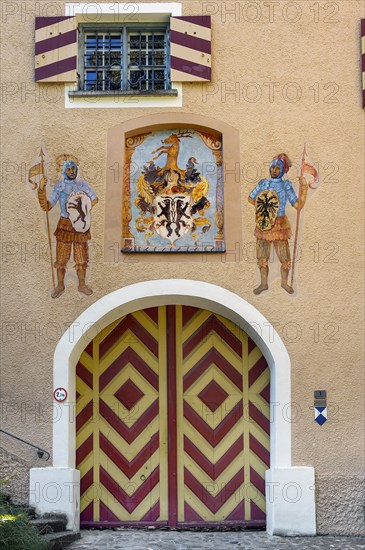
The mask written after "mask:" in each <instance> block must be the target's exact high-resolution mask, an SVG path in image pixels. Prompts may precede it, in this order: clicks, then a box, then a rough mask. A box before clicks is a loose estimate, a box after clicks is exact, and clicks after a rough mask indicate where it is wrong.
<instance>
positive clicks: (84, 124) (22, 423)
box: [1, 0, 364, 533]
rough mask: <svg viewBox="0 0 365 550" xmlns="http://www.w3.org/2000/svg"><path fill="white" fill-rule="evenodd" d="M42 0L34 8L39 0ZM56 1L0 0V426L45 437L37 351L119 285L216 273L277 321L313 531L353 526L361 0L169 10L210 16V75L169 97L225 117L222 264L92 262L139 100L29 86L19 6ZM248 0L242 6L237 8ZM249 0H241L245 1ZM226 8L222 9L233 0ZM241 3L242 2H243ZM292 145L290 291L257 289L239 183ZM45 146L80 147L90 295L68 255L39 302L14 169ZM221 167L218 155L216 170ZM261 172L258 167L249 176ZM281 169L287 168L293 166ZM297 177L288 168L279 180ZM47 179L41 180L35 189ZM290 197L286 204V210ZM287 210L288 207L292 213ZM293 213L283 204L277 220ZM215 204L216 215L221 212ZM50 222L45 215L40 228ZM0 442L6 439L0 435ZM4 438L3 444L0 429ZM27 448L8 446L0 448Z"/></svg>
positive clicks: (251, 181)
mask: <svg viewBox="0 0 365 550" xmlns="http://www.w3.org/2000/svg"><path fill="white" fill-rule="evenodd" d="M46 4H49V5H51V4H52V6H53V8H54V11H52V9H53V8H51V7H49V9H48V11H46V13H44V11H43V12H42V10H44V6H45V5H46ZM63 4H64V3H63V2H51V3H46V2H43V1H42V2H31V1H27V2H23V3H22V2H20V1H19V2H4V4H3V5H2V36H3V38H2V69H3V76H2V101H1V109H2V183H1V198H2V210H1V230H2V258H1V272H2V277H1V285H2V286H1V301H2V303H1V306H2V314H1V323H2V351H1V392H2V393H1V398H2V410H3V426H4V429H8V430H9V431H11V432H12V433H15V434H17V435H19V436H22V437H25V438H26V439H27V440H29V441H31V442H36V443H37V444H39V445H41V446H43V447H45V448H46V449H51V445H52V439H51V438H52V408H51V406H52V391H53V388H52V357H53V352H54V349H55V346H56V344H57V342H58V340H59V338H60V337H61V334H62V333H63V332H64V331H65V330H66V328H67V326H68V325H69V324H71V323H72V322H73V321H74V320H75V319H76V318H77V317H78V316H79V315H80V314H81V312H82V311H83V310H84V309H85V308H87V307H88V306H89V305H90V304H92V303H94V302H95V301H96V300H98V299H99V298H100V297H102V296H104V295H106V294H107V293H109V292H111V291H113V290H115V289H117V288H120V287H122V286H125V285H129V284H132V283H136V282H140V281H145V280H149V279H160V278H162V279H163V278H187V279H199V280H202V281H206V282H210V283H214V284H216V285H220V286H222V287H224V288H226V289H228V290H231V291H232V292H235V293H237V294H238V295H239V296H241V297H243V298H244V299H245V300H247V301H248V302H250V303H251V304H253V305H254V306H255V307H256V308H257V309H258V310H260V311H261V312H262V314H263V315H264V316H265V317H266V318H267V319H268V320H269V321H270V322H271V323H272V324H273V325H274V326H275V327H276V329H277V331H278V333H279V335H280V336H281V337H282V339H283V341H284V343H285V345H286V347H287V349H288V351H289V354H290V357H291V361H292V400H293V402H294V403H295V408H294V418H293V424H292V429H293V464H294V465H313V466H314V467H315V469H316V475H317V486H318V490H319V496H318V505H319V506H318V521H319V523H318V528H319V531H322V532H351V533H360V532H361V531H362V530H363V527H362V525H363V523H362V508H361V506H362V503H361V495H360V493H359V482H360V478H361V476H362V475H363V465H364V439H363V435H364V367H363V311H364V310H363V305H364V304H363V300H364V297H363V250H364V246H363V245H364V242H363V221H364V216H363V211H364V194H363V189H364V172H363V168H364V112H363V110H362V106H361V56H360V20H361V18H362V17H364V4H363V1H362V0H337V1H333V2H323V1H322V0H320V1H318V2H313V3H312V2H308V1H307V0H303V1H302V0H297V1H296V2H290V1H281V0H278V1H277V2H262V1H260V2H256V3H252V2H250V3H248V2H215V1H211V2H195V1H185V2H183V6H182V8H183V15H202V14H203V15H207V14H209V13H212V33H213V52H212V60H213V78H212V83H210V84H197V83H195V84H189V83H187V84H184V86H183V107H182V108H174V109H169V110H168V112H171V113H179V114H180V113H182V112H183V113H186V114H187V115H186V122H187V125H188V123H189V113H192V114H197V115H198V114H199V115H202V114H203V115H204V113H206V114H207V115H208V116H209V117H211V118H215V119H217V120H218V121H224V122H225V123H227V124H229V125H231V126H232V127H234V128H236V129H238V130H239V134H240V143H239V147H240V164H239V167H238V168H239V174H238V176H237V186H239V187H240V190H241V219H242V231H243V237H242V240H243V244H242V248H241V251H240V253H239V251H238V250H230V251H228V253H229V254H230V255H231V256H230V257H231V259H232V255H233V254H236V256H235V261H230V262H225V258H224V257H222V258H221V259H222V261H221V262H214V263H211V264H209V269H208V268H207V264H205V263H202V262H201V261H200V259H195V258H194V256H184V257H181V259H179V260H178V261H173V262H172V261H169V257H168V256H166V257H163V258H162V259H161V261H160V262H151V263H150V264H149V262H148V261H147V262H146V260H144V261H143V262H142V261H140V260H139V258H138V256H136V255H133V256H132V257H123V256H122V255H120V256H119V257H118V258H117V259H116V261H115V262H114V263H106V262H105V261H104V255H103V252H104V251H103V246H104V227H105V223H106V218H107V216H108V204H106V203H105V189H106V171H107V169H108V166H107V162H106V157H107V132H108V130H109V129H110V128H112V127H113V126H115V125H116V124H121V123H123V122H126V121H129V120H131V119H134V118H137V117H142V116H146V115H150V114H159V113H166V110H165V109H163V108H161V109H160V108H159V109H157V108H151V109H138V108H133V107H131V108H129V109H117V108H116V109H91V110H88V109H65V107H64V89H63V86H62V85H58V84H55V85H53V86H51V85H47V86H44V85H36V84H35V83H34V59H33V57H34V15H60V14H61V13H62V10H63ZM248 4H251V6H248ZM253 4H255V5H256V7H255V6H253ZM233 11H234V13H232V12H233ZM255 14H256V15H255ZM304 142H307V144H308V147H309V151H310V154H311V157H312V159H313V160H314V161H315V162H316V163H318V166H319V170H320V180H321V185H320V187H319V188H318V189H317V190H316V191H315V192H312V191H311V192H310V194H309V199H308V201H307V205H306V207H305V213H304V217H303V225H302V231H301V256H300V259H299V261H298V262H297V265H296V282H295V286H296V290H297V292H296V294H295V295H294V296H289V295H288V294H287V293H285V292H284V290H282V289H281V288H280V280H279V279H278V278H277V276H276V275H275V269H276V270H278V268H277V260H275V262H274V264H271V265H272V269H271V277H270V289H269V291H268V292H266V293H263V294H262V295H260V296H254V294H253V292H252V290H253V288H254V287H255V286H256V285H257V280H258V272H257V268H256V262H255V253H254V245H255V238H254V236H253V229H254V209H253V207H252V206H251V205H250V204H249V203H248V202H247V196H248V194H249V192H250V191H251V189H252V188H253V187H254V186H255V184H256V182H257V181H258V179H260V177H266V174H267V163H269V162H270V161H271V159H272V158H273V156H274V155H276V154H278V153H280V152H286V153H287V154H288V155H289V157H290V158H291V159H292V160H293V161H294V162H296V163H298V162H299V161H300V156H301V152H302V150H303V144H304ZM41 143H44V144H45V146H46V148H47V151H48V153H49V155H50V159H51V161H54V159H55V157H56V156H57V155H59V154H61V153H72V154H74V155H75V156H77V157H78V159H79V160H80V165H81V170H82V174H83V176H84V177H85V179H86V180H87V181H88V182H89V183H90V184H91V186H92V187H93V188H94V189H95V191H96V192H97V195H98V197H99V204H98V205H97V206H96V207H95V209H94V211H93V225H92V237H93V241H92V242H93V249H92V250H93V254H92V261H91V266H90V268H89V270H88V277H89V281H90V283H91V286H92V288H93V289H94V294H93V295H92V296H91V297H86V296H83V295H80V294H79V293H78V292H77V288H76V280H75V275H74V273H73V272H74V270H73V269H72V265H73V263H72V261H70V263H69V269H68V271H67V278H66V283H67V289H66V292H65V294H64V295H63V296H62V297H61V298H59V299H57V300H52V299H51V297H50V291H51V276H50V266H49V261H48V256H47V237H46V232H45V222H44V214H43V213H42V212H41V210H40V207H39V205H38V203H37V200H36V196H35V195H34V194H32V192H31V191H30V189H29V186H27V182H26V170H27V169H29V167H30V166H31V164H32V161H33V159H34V158H35V157H36V155H37V154H38V151H39V148H40V144H41ZM227 168H229V167H227ZM260 173H261V174H262V175H260ZM289 176H292V177H294V176H295V171H294V170H292V171H291V172H290V174H289ZM293 182H294V185H295V188H296V189H297V188H298V187H297V183H298V182H297V180H293ZM48 190H50V186H49V187H48ZM291 210H293V209H291V207H290V206H289V207H288V211H289V212H290V211H291ZM293 212H294V210H293ZM293 212H290V215H291V222H292V227H293V226H294V220H295V218H294V217H293ZM229 215H230V213H229V211H226V216H229ZM57 219H58V216H57V213H56V212H52V216H51V225H52V227H53V228H54V227H55V223H56V221H57ZM316 389H325V390H327V392H328V405H329V410H328V416H329V419H328V422H327V423H326V424H325V425H324V426H323V427H319V426H318V425H317V424H316V423H315V422H314V412H313V409H312V407H313V391H314V390H316ZM4 445H5V443H4ZM6 445H7V446H8V447H9V449H10V443H8V442H6ZM14 449H15V451H16V453H17V454H18V455H22V453H26V452H27V451H24V448H23V447H21V446H18V445H16V446H14V447H12V450H14Z"/></svg>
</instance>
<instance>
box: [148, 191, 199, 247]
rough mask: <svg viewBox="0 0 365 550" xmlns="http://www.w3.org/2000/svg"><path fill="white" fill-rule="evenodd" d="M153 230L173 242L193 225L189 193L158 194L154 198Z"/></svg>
mask: <svg viewBox="0 0 365 550" xmlns="http://www.w3.org/2000/svg"><path fill="white" fill-rule="evenodd" d="M154 206H155V212H156V213H155V216H154V226H155V231H156V233H158V235H160V236H161V237H163V238H164V239H167V240H169V241H170V244H174V242H175V241H177V240H178V239H181V237H183V236H184V235H186V234H187V233H189V231H191V229H192V227H193V223H194V222H193V219H192V215H191V197H190V195H158V196H157V197H156V198H155V199H154Z"/></svg>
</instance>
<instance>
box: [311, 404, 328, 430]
mask: <svg viewBox="0 0 365 550" xmlns="http://www.w3.org/2000/svg"><path fill="white" fill-rule="evenodd" d="M314 420H315V421H316V422H317V424H319V425H320V426H323V424H324V423H325V422H326V421H327V407H314Z"/></svg>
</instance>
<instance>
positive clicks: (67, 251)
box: [51, 240, 72, 298]
mask: <svg viewBox="0 0 365 550" xmlns="http://www.w3.org/2000/svg"><path fill="white" fill-rule="evenodd" d="M71 247H72V244H71V243H64V242H62V241H59V240H57V245H56V261H55V263H54V266H55V268H56V269H57V286H56V288H55V289H54V290H53V292H52V294H51V296H52V298H59V297H60V296H61V295H62V294H63V293H64V292H65V284H64V279H65V272H66V266H67V262H68V261H69V259H70V256H71Z"/></svg>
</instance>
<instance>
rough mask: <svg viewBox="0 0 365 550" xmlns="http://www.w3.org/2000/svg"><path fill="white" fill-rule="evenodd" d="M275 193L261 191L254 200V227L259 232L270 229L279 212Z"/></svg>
mask: <svg viewBox="0 0 365 550" xmlns="http://www.w3.org/2000/svg"><path fill="white" fill-rule="evenodd" d="M279 206H280V203H279V198H278V196H277V194H276V193H275V191H262V192H261V193H260V194H259V195H258V196H257V198H256V226H257V228H258V229H260V230H261V231H268V230H269V229H272V227H273V225H274V223H275V220H276V216H277V213H278V210H279Z"/></svg>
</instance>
